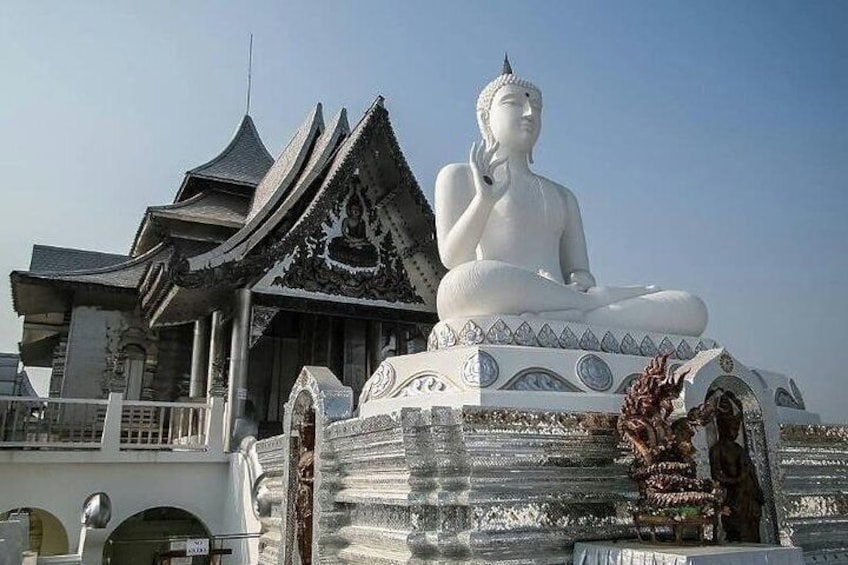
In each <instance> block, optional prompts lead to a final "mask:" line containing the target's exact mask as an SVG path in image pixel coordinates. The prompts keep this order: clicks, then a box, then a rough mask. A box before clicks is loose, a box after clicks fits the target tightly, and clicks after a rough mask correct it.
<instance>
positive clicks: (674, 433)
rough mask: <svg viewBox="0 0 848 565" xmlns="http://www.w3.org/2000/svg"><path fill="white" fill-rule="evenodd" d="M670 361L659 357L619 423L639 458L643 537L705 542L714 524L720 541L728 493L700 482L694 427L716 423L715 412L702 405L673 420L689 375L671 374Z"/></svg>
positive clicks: (636, 474)
mask: <svg viewBox="0 0 848 565" xmlns="http://www.w3.org/2000/svg"><path fill="white" fill-rule="evenodd" d="M667 360H668V356H667V355H665V356H659V357H656V358H654V359H653V360H652V361H651V363H650V364H649V365H648V367H647V368H646V369H645V371H644V372H643V373H642V374H641V375H640V376H639V378H638V379H636V381H634V382H633V384H632V385H631V387H630V389H629V390H628V391H627V394H626V396H625V398H624V403H623V404H622V407H621V415H620V416H619V419H618V431H619V433H620V434H621V436H622V438H624V440H625V441H626V442H627V443H628V445H629V446H630V447H631V449H632V450H633V455H634V460H633V469H632V476H633V479H634V480H635V481H636V483H637V484H638V486H639V500H638V503H637V509H636V512H635V513H634V516H633V518H634V522H635V523H636V529H637V534H638V535H639V537H640V539H642V537H643V535H644V534H645V533H646V532H650V537H651V541H658V539H657V534H658V530H659V534H660V536H662V533H663V531H666V532H669V531H670V532H671V535H672V538H673V541H677V542H680V541H683V540H684V538H685V537H686V535H687V534H691V533H692V531H694V532H695V534H696V538H697V540H698V541H703V536H704V530H705V527H706V526H707V525H712V529H713V535H712V538H713V541H715V540H716V539H717V526H718V514H719V509H720V506H721V503H722V490H721V486H720V485H719V484H718V483H717V482H716V481H713V480H712V479H698V478H697V473H696V467H697V466H696V463H695V460H694V455H695V449H694V447H693V445H692V437H693V436H694V434H695V431H694V428H695V427H696V426H703V425H705V424H706V423H707V422H708V421H710V419H711V418H712V415H713V408H712V406H711V405H708V404H701V405H699V406H697V407H695V408H693V409H692V410H690V411H689V413H688V414H687V415H686V416H685V417H682V418H679V419H677V420H676V421H673V422H672V421H671V415H672V412H673V405H672V402H673V401H674V399H676V398H677V397H678V396H679V395H680V392H681V390H682V389H683V379H684V377H685V376H686V374H685V373H682V374H678V375H666V361H667Z"/></svg>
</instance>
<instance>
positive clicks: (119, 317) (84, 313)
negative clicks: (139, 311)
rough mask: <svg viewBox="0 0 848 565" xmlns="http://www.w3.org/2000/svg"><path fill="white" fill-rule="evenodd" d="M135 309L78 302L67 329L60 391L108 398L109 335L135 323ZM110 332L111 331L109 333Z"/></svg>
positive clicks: (67, 393) (112, 335) (89, 396)
mask: <svg viewBox="0 0 848 565" xmlns="http://www.w3.org/2000/svg"><path fill="white" fill-rule="evenodd" d="M132 317H133V314H132V312H122V311H116V310H101V309H99V308H96V307H91V306H76V307H74V309H73V312H72V314H71V324H70V328H69V330H68V345H67V358H66V360H65V368H64V370H65V376H64V384H63V387H62V393H61V395H62V396H64V397H70V398H106V396H107V392H106V391H105V390H104V389H105V388H106V387H107V386H108V382H107V381H108V378H109V373H110V372H111V369H110V368H109V364H110V363H109V356H110V353H111V352H110V351H109V343H110V341H113V340H110V337H113V338H114V336H115V335H116V334H118V333H120V332H121V329H122V328H124V327H126V326H128V325H130V324H131V323H132ZM110 334H111V335H110Z"/></svg>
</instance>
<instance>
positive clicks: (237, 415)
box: [227, 288, 251, 451]
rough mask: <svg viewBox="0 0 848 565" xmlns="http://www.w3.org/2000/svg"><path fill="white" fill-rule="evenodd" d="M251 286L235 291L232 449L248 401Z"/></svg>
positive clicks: (229, 395) (229, 394) (229, 397)
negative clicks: (234, 435) (238, 424)
mask: <svg viewBox="0 0 848 565" xmlns="http://www.w3.org/2000/svg"><path fill="white" fill-rule="evenodd" d="M250 298H251V292H250V289H249V288H240V289H238V290H236V293H235V308H233V333H232V337H231V341H230V386H229V389H228V391H227V402H228V404H229V415H230V417H229V426H230V427H229V430H228V433H227V437H229V438H230V440H231V445H230V448H229V449H230V451H232V450H233V449H234V448H235V447H236V446H234V445H232V443H233V442H232V440H234V439H237V438H234V437H233V434H234V432H236V431H237V430H236V422H237V421H238V420H240V419H242V418H244V407H245V403H246V401H247V368H248V360H249V353H250V351H249V348H248V344H249V339H250V306H251V304H250V302H251V300H250Z"/></svg>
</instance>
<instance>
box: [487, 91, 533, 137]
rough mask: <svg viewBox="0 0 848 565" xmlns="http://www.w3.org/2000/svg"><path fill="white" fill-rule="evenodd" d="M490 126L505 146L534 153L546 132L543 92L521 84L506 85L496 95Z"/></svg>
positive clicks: (490, 115) (489, 117)
mask: <svg viewBox="0 0 848 565" xmlns="http://www.w3.org/2000/svg"><path fill="white" fill-rule="evenodd" d="M488 125H489V130H490V131H491V133H492V137H493V138H494V140H495V141H497V142H498V143H500V145H501V147H503V148H505V149H508V150H511V151H519V152H522V153H530V151H531V150H532V149H533V146H534V145H535V144H536V140H538V139H539V134H540V133H541V131H542V95H541V94H540V93H539V92H538V91H537V90H534V89H532V88H527V87H524V86H519V85H517V84H505V85H503V86H502V87H500V88H499V89H498V91H497V92H496V93H495V96H494V97H493V98H492V105H491V107H490V109H489V115H488Z"/></svg>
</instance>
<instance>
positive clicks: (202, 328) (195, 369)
mask: <svg viewBox="0 0 848 565" xmlns="http://www.w3.org/2000/svg"><path fill="white" fill-rule="evenodd" d="M208 359H209V318H207V317H206V316H204V317H202V318H199V319H197V320H195V322H194V341H193V342H192V345H191V380H190V381H189V386H188V395H189V397H190V398H198V397H201V396H203V395H204V393H205V392H206V391H205V390H204V389H205V385H206V377H207V369H208Z"/></svg>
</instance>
